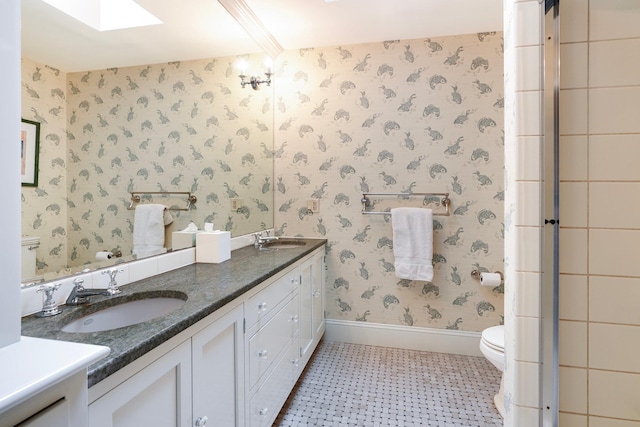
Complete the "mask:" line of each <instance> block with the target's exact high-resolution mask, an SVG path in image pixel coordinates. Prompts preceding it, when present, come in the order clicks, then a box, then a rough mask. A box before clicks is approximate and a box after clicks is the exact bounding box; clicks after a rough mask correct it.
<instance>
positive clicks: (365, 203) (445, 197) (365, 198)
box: [360, 193, 451, 216]
mask: <svg viewBox="0 0 640 427" xmlns="http://www.w3.org/2000/svg"><path fill="white" fill-rule="evenodd" d="M369 196H404V197H408V196H409V197H410V196H442V199H441V200H440V203H442V206H444V208H445V211H444V212H437V213H436V212H434V213H433V215H435V216H450V215H451V211H450V207H451V199H450V198H449V193H362V199H360V202H362V214H363V215H391V212H375V211H368V210H367V208H368V207H370V206H371V200H370V199H369Z"/></svg>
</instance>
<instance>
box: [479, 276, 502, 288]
mask: <svg viewBox="0 0 640 427" xmlns="http://www.w3.org/2000/svg"><path fill="white" fill-rule="evenodd" d="M501 283H502V276H500V273H480V285H482V286H491V287H496V286H500V284H501Z"/></svg>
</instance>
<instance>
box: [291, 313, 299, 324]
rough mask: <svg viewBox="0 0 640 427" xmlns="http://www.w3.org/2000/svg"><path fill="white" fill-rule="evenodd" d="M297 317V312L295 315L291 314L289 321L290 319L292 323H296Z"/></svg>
mask: <svg viewBox="0 0 640 427" xmlns="http://www.w3.org/2000/svg"><path fill="white" fill-rule="evenodd" d="M298 319H299V317H298V315H297V314H295V315H293V316H291V321H292V322H293V323H298Z"/></svg>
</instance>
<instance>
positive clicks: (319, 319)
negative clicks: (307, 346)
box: [311, 253, 325, 342]
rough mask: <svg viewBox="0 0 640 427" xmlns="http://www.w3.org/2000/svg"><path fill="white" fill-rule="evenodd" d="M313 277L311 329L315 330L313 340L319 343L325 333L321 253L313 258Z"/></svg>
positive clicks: (323, 271)
mask: <svg viewBox="0 0 640 427" xmlns="http://www.w3.org/2000/svg"><path fill="white" fill-rule="evenodd" d="M311 276H312V283H313V285H312V291H311V305H312V317H311V327H312V329H313V340H314V341H316V342H317V341H319V340H320V337H321V336H322V334H323V333H324V324H325V322H324V277H325V266H324V253H320V254H318V255H316V256H314V257H313V269H312V271H311Z"/></svg>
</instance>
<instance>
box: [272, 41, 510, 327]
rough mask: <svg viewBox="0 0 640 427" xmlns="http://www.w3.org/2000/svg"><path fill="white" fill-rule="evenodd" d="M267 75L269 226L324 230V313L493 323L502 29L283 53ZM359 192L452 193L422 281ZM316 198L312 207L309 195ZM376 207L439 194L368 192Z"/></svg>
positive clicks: (497, 301)
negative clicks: (408, 271)
mask: <svg viewBox="0 0 640 427" xmlns="http://www.w3.org/2000/svg"><path fill="white" fill-rule="evenodd" d="M277 65H278V68H279V70H280V71H279V72H278V73H277V75H276V81H275V87H276V90H275V96H276V99H275V138H274V153H275V171H276V177H275V181H276V182H275V208H274V210H275V224H276V229H277V233H278V234H280V235H302V236H310V237H314V236H315V237H323V238H326V239H328V241H329V251H328V257H327V264H328V277H327V288H328V290H327V313H328V318H330V319H339V320H355V321H363V322H365V321H368V322H377V323H384V324H393V325H409V326H421V327H429V328H441V329H454V330H466V331H481V330H483V329H484V328H486V327H488V326H492V325H496V324H500V323H502V322H503V319H504V318H503V287H502V286H499V287H496V288H486V287H481V286H480V285H479V282H478V281H475V280H473V279H472V278H471V277H470V273H471V271H472V270H473V269H479V270H481V271H496V270H500V271H502V270H503V241H504V226H503V220H502V218H503V200H504V182H503V181H504V179H503V168H504V155H503V150H504V131H503V103H504V99H503V96H504V95H503V40H502V34H501V33H480V34H471V35H461V36H451V37H443V38H433V39H426V40H424V39H421V40H403V41H390V42H384V43H372V44H362V45H354V46H338V47H326V48H315V49H303V50H299V51H298V50H296V51H288V52H286V53H285V54H284V55H283V56H281V57H280V58H279V60H278V64H277ZM363 192H383V193H384V192H394V193H406V194H409V193H412V192H415V193H419V192H450V193H451V196H450V197H451V200H452V215H451V216H449V217H447V216H434V259H433V261H434V264H435V275H434V279H433V282H421V281H410V280H400V279H398V278H396V277H395V275H394V267H393V262H394V257H393V251H392V247H393V242H392V239H391V238H392V229H391V224H390V221H389V217H388V216H374V215H362V214H361V203H360V199H361V197H362V193H363ZM309 198H312V199H319V201H320V202H319V205H320V211H319V213H314V214H311V213H310V212H309V211H308V209H307V199H309ZM372 200H373V201H374V202H375V206H374V209H375V210H377V211H380V210H385V209H389V208H391V207H394V206H424V207H430V208H432V209H433V210H434V212H442V211H443V208H442V206H441V205H440V199H439V198H437V197H406V196H404V197H400V198H398V197H382V198H380V197H372Z"/></svg>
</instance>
